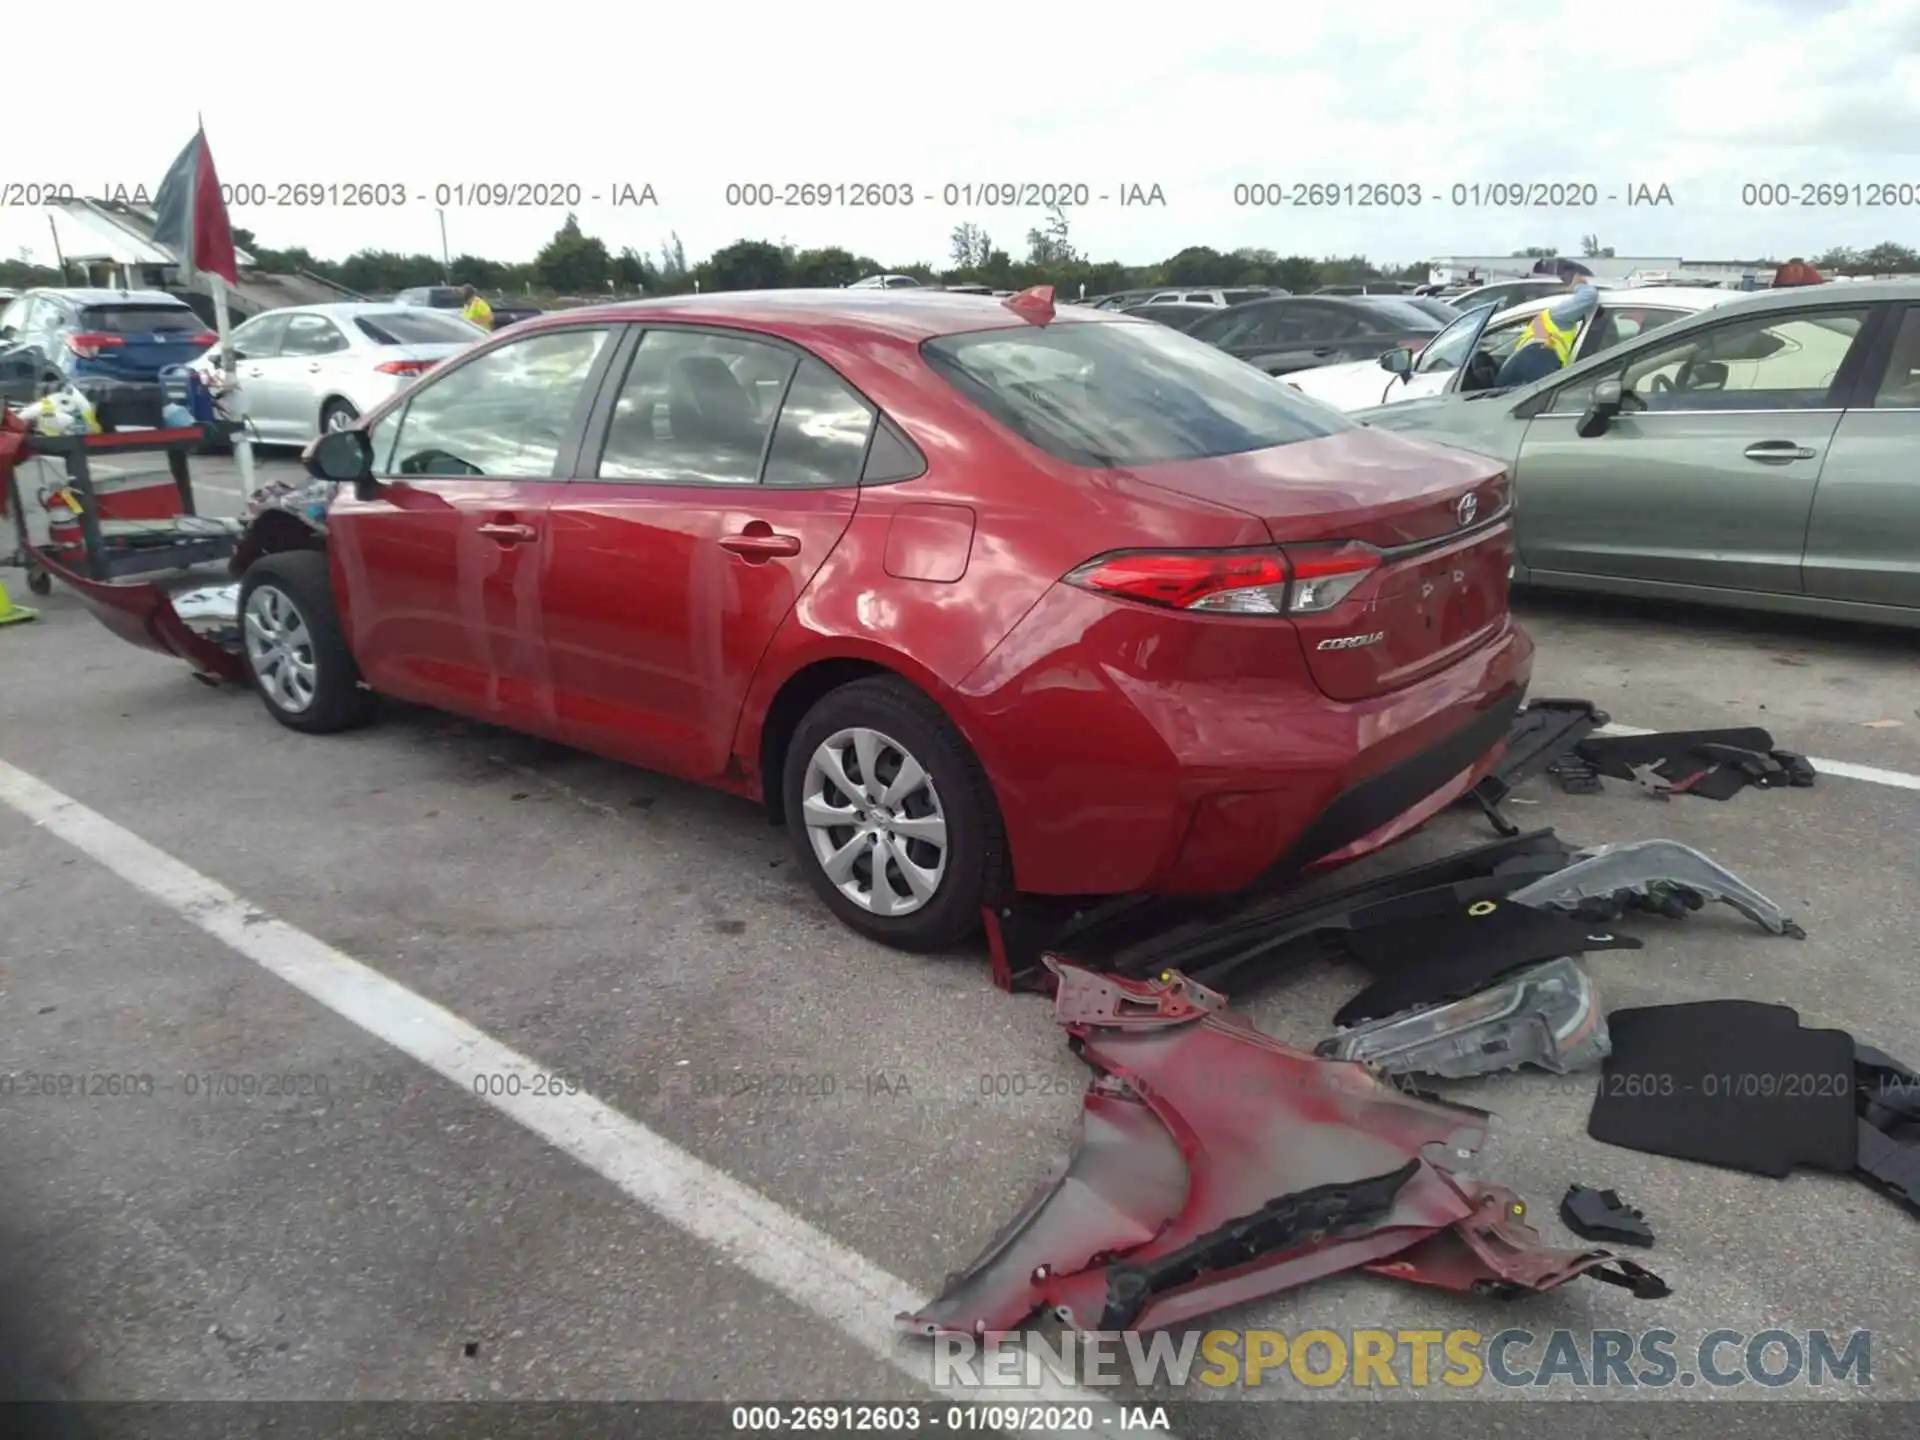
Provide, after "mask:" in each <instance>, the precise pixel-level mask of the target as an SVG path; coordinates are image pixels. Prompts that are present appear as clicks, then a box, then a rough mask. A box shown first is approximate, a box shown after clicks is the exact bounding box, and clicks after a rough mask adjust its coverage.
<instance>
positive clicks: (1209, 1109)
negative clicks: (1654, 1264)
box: [898, 958, 1664, 1335]
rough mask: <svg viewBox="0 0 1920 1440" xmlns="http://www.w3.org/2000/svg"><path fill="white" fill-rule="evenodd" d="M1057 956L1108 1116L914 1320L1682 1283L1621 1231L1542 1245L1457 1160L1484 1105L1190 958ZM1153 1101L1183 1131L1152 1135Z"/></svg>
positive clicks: (1467, 1148) (1101, 1322)
mask: <svg viewBox="0 0 1920 1440" xmlns="http://www.w3.org/2000/svg"><path fill="white" fill-rule="evenodd" d="M1049 966H1050V968H1051V970H1052V971H1053V974H1054V976H1055V993H1054V1018H1055V1020H1056V1021H1057V1022H1058V1023H1059V1024H1060V1025H1061V1026H1062V1028H1064V1029H1065V1030H1066V1031H1067V1033H1068V1036H1069V1038H1070V1041H1071V1043H1072V1044H1073V1046H1074V1048H1075V1050H1076V1052H1077V1053H1078V1054H1079V1055H1080V1057H1081V1058H1082V1059H1083V1060H1085V1061H1086V1062H1087V1063H1088V1064H1089V1065H1090V1066H1091V1067H1092V1068H1093V1070H1094V1071H1095V1073H1096V1076H1097V1077H1098V1078H1096V1079H1095V1081H1094V1082H1093V1083H1092V1085H1091V1086H1090V1087H1089V1089H1088V1091H1087V1098H1088V1113H1089V1114H1090V1115H1091V1116H1092V1117H1093V1118H1092V1119H1091V1120H1090V1122H1089V1123H1088V1126H1087V1128H1085V1129H1083V1132H1082V1140H1081V1145H1080V1148H1079V1150H1078V1151H1076V1153H1075V1156H1074V1158H1073V1160H1072V1161H1071V1162H1069V1164H1068V1167H1067V1169H1066V1172H1065V1174H1064V1175H1063V1176H1062V1177H1061V1179H1059V1180H1057V1181H1055V1182H1054V1183H1053V1184H1052V1185H1051V1186H1049V1187H1048V1189H1047V1190H1046V1191H1045V1192H1044V1193H1043V1195H1042V1196H1041V1198H1040V1199H1039V1200H1038V1201H1037V1202H1035V1203H1034V1204H1032V1205H1029V1206H1028V1207H1027V1208H1026V1209H1025V1210H1024V1211H1023V1212H1022V1213H1021V1215H1020V1216H1019V1217H1018V1218H1017V1219H1016V1220H1015V1221H1014V1223H1013V1224H1012V1225H1011V1226H1009V1227H1008V1228H1007V1229H1006V1230H1004V1231H1003V1232H1002V1233H1001V1234H1000V1235H999V1236H998V1237H996V1238H995V1240H994V1241H993V1242H992V1243H991V1244H990V1245H989V1246H988V1247H987V1249H986V1251H985V1252H984V1253H983V1254H982V1255H981V1257H980V1258H979V1259H978V1260H976V1261H975V1262H974V1263H973V1264H972V1265H970V1266H969V1267H968V1268H967V1269H966V1270H965V1271H964V1272H962V1273H961V1274H960V1275H959V1276H957V1277H955V1278H954V1279H953V1280H952V1281H951V1282H950V1283H949V1284H948V1286H947V1288H946V1289H945V1291H944V1292H943V1293H942V1294H941V1295H940V1297H939V1298H938V1299H936V1300H934V1301H933V1302H932V1303H931V1304H929V1305H928V1306H926V1307H925V1308H924V1309H922V1310H920V1311H919V1312H917V1313H915V1314H911V1315H902V1316H900V1317H899V1321H898V1323H899V1324H900V1326H901V1327H902V1328H903V1329H905V1330H907V1331H910V1332H912V1333H916V1334H923V1335H931V1334H938V1333H943V1332H947V1333H964V1334H970V1335H990V1334H1001V1333H1006V1332H1008V1331H1011V1330H1013V1329H1015V1328H1016V1327H1018V1326H1019V1325H1020V1324H1021V1322H1023V1321H1024V1320H1026V1319H1027V1318H1028V1317H1029V1316H1031V1315H1032V1314H1033V1313H1034V1311H1035V1310H1038V1309H1043V1308H1044V1309H1049V1310H1051V1311H1053V1312H1054V1313H1055V1314H1056V1315H1057V1316H1058V1317H1059V1318H1060V1319H1061V1320H1063V1321H1064V1322H1065V1323H1067V1324H1069V1325H1071V1326H1073V1327H1075V1328H1077V1329H1082V1330H1092V1329H1105V1328H1125V1329H1131V1330H1142V1331H1150V1330H1158V1329H1164V1328H1166V1327H1168V1326H1173V1325H1179V1324H1181V1323H1183V1322H1184V1321H1187V1320H1190V1319H1192V1318H1193V1317H1195V1316H1197V1315H1202V1314H1206V1313H1208V1312H1210V1311H1213V1310H1218V1309H1220V1308H1222V1307H1224V1306H1228V1305H1233V1304H1237V1303H1239V1302H1241V1301H1244V1300H1251V1299H1255V1298H1258V1297H1260V1296H1264V1295H1271V1294H1275V1293H1278V1292H1279V1291H1282V1290H1287V1289H1291V1288H1293V1287H1295V1286H1298V1285H1303V1284H1306V1283H1308V1282H1309V1281H1312V1280H1315V1279H1319V1278H1321V1277H1323V1276H1327V1275H1333V1274H1338V1273H1341V1272H1343V1271H1349V1270H1355V1269H1369V1270H1374V1271H1376V1272H1377V1273H1380V1274H1382V1275H1388V1276H1392V1277H1394V1278H1398V1279H1402V1280H1407V1281H1410V1282H1413V1283H1418V1284H1428V1285H1437V1286H1442V1287H1444V1288H1448V1289H1454V1290H1462V1291H1476V1292H1481V1293H1487V1294H1496V1295H1515V1294H1523V1293H1531V1292H1534V1291H1540V1290H1549V1289H1553V1288H1555V1287H1557V1286H1559V1285H1562V1284H1564V1283H1566V1282H1567V1281H1569V1280H1572V1279H1574V1278H1576V1277H1577V1276H1580V1275H1591V1276H1593V1277H1594V1278H1596V1279H1601V1280H1605V1281H1608V1282H1610V1283H1613V1284H1618V1285H1624V1286H1627V1287H1628V1288H1630V1289H1634V1290H1635V1292H1636V1293H1640V1294H1653V1293H1655V1292H1656V1291H1660V1292H1664V1286H1663V1285H1662V1284H1661V1283H1660V1282H1659V1281H1658V1279H1657V1277H1653V1276H1651V1275H1649V1274H1648V1273H1647V1272H1645V1271H1643V1270H1641V1269H1640V1267H1638V1266H1634V1265H1632V1264H1631V1262H1624V1261H1620V1260H1618V1259H1617V1258H1616V1257H1614V1256H1613V1255H1612V1254H1611V1253H1610V1252H1608V1251H1606V1250H1580V1251H1575V1250H1559V1249H1554V1248H1551V1247H1548V1246H1545V1245H1543V1244H1542V1243H1541V1241H1540V1237H1539V1235H1538V1233H1537V1232H1535V1231H1534V1230H1533V1229H1532V1227H1531V1226H1529V1225H1527V1224H1526V1223H1525V1222H1524V1218H1523V1217H1524V1215H1525V1206H1524V1204H1523V1203H1522V1202H1521V1201H1520V1199H1519V1197H1517V1196H1516V1195H1514V1194H1513V1192H1511V1191H1509V1190H1506V1189H1504V1188H1502V1187H1499V1186H1496V1185H1490V1184H1486V1183H1483V1182H1479V1181H1474V1180H1469V1179H1466V1178H1464V1177H1462V1176H1460V1175H1457V1174H1455V1173H1454V1172H1453V1171H1452V1170H1451V1169H1449V1168H1448V1167H1447V1162H1448V1161H1452V1162H1456V1163H1458V1162H1465V1161H1468V1160H1471V1159H1472V1158H1473V1156H1474V1155H1475V1153H1476V1152H1477V1151H1478V1150H1479V1148H1480V1146H1481V1144H1482V1142H1483V1141H1484V1139H1485V1137H1486V1132H1487V1125H1488V1120H1489V1117H1488V1116H1487V1115H1486V1114H1485V1112H1483V1111H1479V1110H1473V1109H1470V1108H1468V1107H1465V1106H1460V1105H1453V1104H1450V1103H1448V1102H1445V1101H1441V1100H1437V1099H1433V1098H1431V1097H1427V1096H1420V1095H1413V1094H1409V1093H1407V1092H1406V1091H1404V1090H1402V1089H1399V1088H1397V1087H1396V1086H1394V1085H1393V1084H1392V1083H1390V1082H1389V1081H1387V1080H1386V1079H1384V1078H1383V1077H1381V1076H1380V1075H1377V1074H1375V1073H1374V1072H1372V1071H1370V1070H1369V1069H1367V1067H1365V1066H1363V1065H1357V1064H1352V1063H1348V1062H1344V1061H1337V1060H1325V1059H1321V1058H1319V1057H1316V1056H1313V1055H1310V1054H1308V1053H1307V1052H1305V1051H1301V1050H1296V1049H1294V1048H1293V1047H1291V1046H1288V1045H1284V1044H1282V1043H1281V1042H1279V1041H1278V1040H1275V1039H1273V1038H1272V1037H1271V1036H1269V1035H1266V1034H1264V1033H1262V1032H1261V1031H1259V1030H1257V1029H1255V1028H1254V1027H1253V1025H1252V1024H1251V1023H1250V1022H1248V1021H1247V1020H1245V1019H1244V1018H1243V1017H1241V1016H1239V1015H1237V1014H1233V1013H1230V1012H1228V1011H1227V1010H1226V1009H1225V1005H1226V1000H1225V997H1224V996H1222V995H1220V994H1219V993H1217V992H1215V991H1212V990H1209V989H1207V988H1205V987H1204V986H1200V985H1198V984H1196V983H1194V982H1193V981H1191V980H1190V979H1188V978H1187V977H1186V976H1184V975H1180V974H1177V973H1173V972H1168V973H1165V974H1163V975H1161V976H1160V977H1158V978H1157V979H1154V980H1137V979H1128V978H1125V977H1119V976H1112V975H1101V974H1096V973H1095V972H1093V971H1090V970H1086V969H1083V968H1081V967H1079V966H1077V965H1072V964H1069V963H1068V962H1066V961H1063V960H1060V959H1058V958H1055V959H1053V960H1051V961H1049ZM1129 1107H1137V1108H1129ZM1143 1111H1144V1112H1146V1113H1144V1114H1143V1113H1142V1112H1143ZM1149 1115H1150V1116H1151V1119H1152V1121H1153V1123H1154V1124H1155V1125H1157V1126H1159V1127H1161V1130H1163V1131H1164V1135H1160V1134H1156V1135H1155V1137H1154V1138H1153V1139H1145V1138H1144V1132H1143V1130H1142V1127H1144V1126H1145V1125H1146V1124H1147V1120H1148V1116H1149ZM1125 1137H1140V1138H1125ZM1089 1152H1091V1153H1089ZM1174 1154H1177V1155H1178V1156H1179V1157H1180V1159H1181V1163H1182V1169H1183V1171H1184V1175H1183V1180H1184V1183H1183V1184H1182V1185H1180V1186H1178V1187H1176V1186H1174V1185H1173V1184H1172V1183H1171V1180H1170V1164H1169V1159H1170V1156H1172V1155H1174ZM1143 1237H1144V1238H1143Z"/></svg>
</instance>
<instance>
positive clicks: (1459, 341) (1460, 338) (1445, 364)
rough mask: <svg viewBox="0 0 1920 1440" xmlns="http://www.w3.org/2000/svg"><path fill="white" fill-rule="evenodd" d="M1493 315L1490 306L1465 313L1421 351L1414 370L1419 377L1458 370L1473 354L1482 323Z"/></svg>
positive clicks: (1478, 306) (1477, 306) (1474, 308)
mask: <svg viewBox="0 0 1920 1440" xmlns="http://www.w3.org/2000/svg"><path fill="white" fill-rule="evenodd" d="M1492 313H1493V306H1492V305H1491V304H1487V305H1476V306H1474V307H1473V309H1471V310H1469V311H1467V313H1466V314H1464V315H1462V316H1461V317H1460V318H1459V319H1458V320H1456V321H1454V322H1453V323H1452V324H1451V325H1449V326H1448V327H1447V328H1446V329H1444V330H1442V331H1441V332H1440V334H1439V335H1438V336H1437V337H1435V338H1434V339H1433V340H1431V341H1429V342H1428V344H1427V348H1426V349H1424V350H1422V351H1421V352H1420V364H1419V365H1418V366H1417V367H1416V368H1417V369H1419V370H1420V372H1421V373H1422V374H1433V373H1438V372H1441V371H1445V370H1458V369H1459V368H1460V367H1461V366H1462V365H1464V364H1465V363H1466V360H1467V356H1468V355H1470V354H1472V353H1473V342H1474V339H1475V337H1477V336H1478V335H1479V333H1480V325H1481V323H1482V322H1483V321H1484V320H1485V319H1486V318H1487V317H1488V316H1489V315H1491V314H1492Z"/></svg>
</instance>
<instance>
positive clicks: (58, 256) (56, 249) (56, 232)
mask: <svg viewBox="0 0 1920 1440" xmlns="http://www.w3.org/2000/svg"><path fill="white" fill-rule="evenodd" d="M47 229H48V230H49V231H51V232H52V234H53V258H54V259H55V260H57V261H58V262H59V263H60V283H61V284H62V285H64V284H66V283H67V257H66V256H65V255H64V254H62V253H61V250H60V227H59V226H58V225H56V224H54V222H53V212H52V211H51V210H49V211H48V212H47Z"/></svg>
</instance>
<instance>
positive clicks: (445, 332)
mask: <svg viewBox="0 0 1920 1440" xmlns="http://www.w3.org/2000/svg"><path fill="white" fill-rule="evenodd" d="M353 323H354V325H355V327H356V328H357V329H358V330H359V331H360V333H361V334H362V335H365V336H366V337H367V338H368V339H369V340H371V341H373V343H374V344H376V345H465V344H467V343H469V342H470V341H473V340H478V339H479V338H480V336H481V335H482V334H484V333H485V332H484V331H482V330H481V329H480V327H479V326H477V325H469V324H468V323H467V322H466V321H465V320H461V319H459V318H458V317H456V316H453V315H441V314H438V313H436V312H435V311H432V310H383V311H381V312H380V313H379V314H378V315H356V316H354V317H353Z"/></svg>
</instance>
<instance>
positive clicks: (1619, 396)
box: [1573, 380, 1627, 440]
mask: <svg viewBox="0 0 1920 1440" xmlns="http://www.w3.org/2000/svg"><path fill="white" fill-rule="evenodd" d="M1626 403H1627V392H1626V389H1625V388H1624V387H1623V386H1622V385H1621V383H1620V382H1619V381H1618V380H1602V381H1600V383H1599V384H1597V385H1595V386H1594V387H1593V398H1592V399H1590V400H1589V401H1587V411H1586V414H1584V415H1582V416H1581V417H1580V419H1579V420H1578V422H1576V423H1575V425H1574V427H1573V429H1574V433H1575V434H1576V435H1578V436H1579V437H1580V438H1581V439H1582V440H1591V439H1593V438H1594V437H1595V436H1596V435H1604V434H1606V433H1607V431H1608V430H1610V429H1612V428H1613V421H1614V417H1615V416H1616V415H1618V414H1619V413H1620V412H1621V410H1623V409H1625V408H1626Z"/></svg>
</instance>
